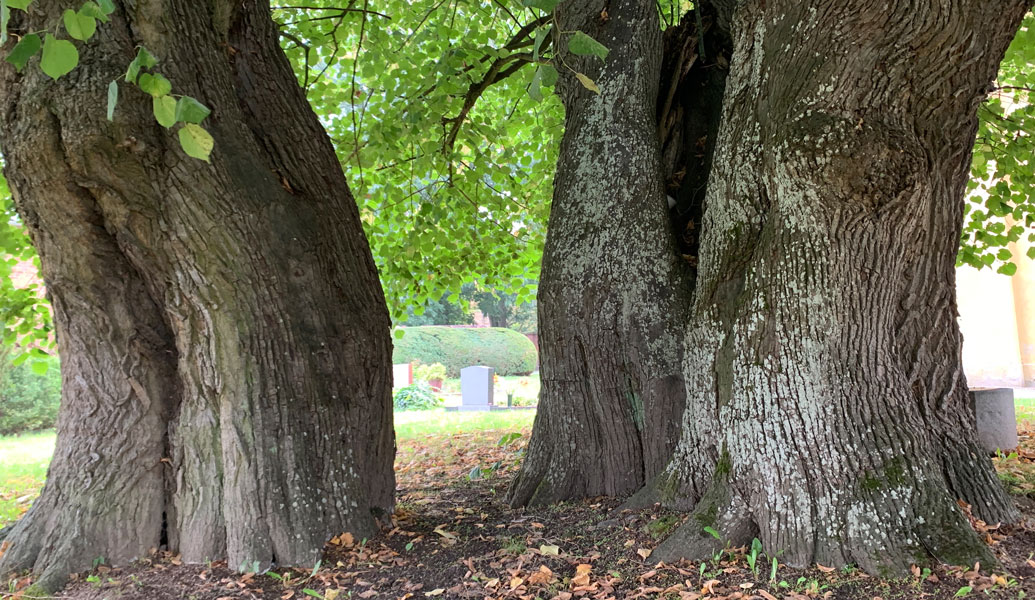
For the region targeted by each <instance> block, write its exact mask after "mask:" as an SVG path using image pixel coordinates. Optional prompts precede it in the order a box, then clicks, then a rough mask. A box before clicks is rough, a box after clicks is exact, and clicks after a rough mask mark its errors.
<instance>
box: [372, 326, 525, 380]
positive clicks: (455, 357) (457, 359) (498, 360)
mask: <svg viewBox="0 0 1035 600" xmlns="http://www.w3.org/2000/svg"><path fill="white" fill-rule="evenodd" d="M401 329H402V330H403V331H405V332H406V333H405V334H403V336H402V338H396V339H395V351H394V353H393V355H392V362H394V363H396V364H402V363H408V362H413V361H415V360H419V361H420V362H422V363H426V364H430V363H442V364H444V365H445V366H446V372H447V374H448V375H449V377H459V376H460V369H463V368H464V367H470V366H474V365H482V366H486V367H493V368H494V369H496V374H497V375H527V374H529V373H531V372H532V371H534V370H535V366H536V359H537V357H536V351H535V344H533V343H532V342H531V341H530V340H529V339H528V338H527V337H525V336H524V335H522V334H520V333H518V332H516V331H514V330H513V329H504V328H502V327H436V326H428V327H403V328H401Z"/></svg>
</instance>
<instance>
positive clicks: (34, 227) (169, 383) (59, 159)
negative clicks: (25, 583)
mask: <svg viewBox="0 0 1035 600" xmlns="http://www.w3.org/2000/svg"><path fill="white" fill-rule="evenodd" d="M116 6H117V11H116V13H115V14H114V15H112V21H111V22H110V23H103V24H100V26H99V27H98V30H97V34H96V36H95V37H94V38H93V39H92V40H91V41H90V42H88V43H85V44H80V54H81V60H80V64H79V66H78V67H77V68H76V69H75V70H74V71H73V72H72V73H70V74H69V75H68V76H66V77H62V78H61V79H60V80H58V81H56V82H55V81H52V80H50V79H49V78H47V77H46V76H45V75H43V73H42V72H41V71H40V69H39V66H38V63H36V62H35V61H33V62H30V64H29V66H28V67H27V68H26V69H25V70H24V71H23V72H22V73H21V74H17V73H15V72H14V70H13V68H11V66H10V65H9V64H6V63H5V64H4V67H3V68H2V70H0V77H2V78H3V84H2V85H0V103H2V104H3V106H4V107H5V110H4V111H3V114H2V116H0V146H2V147H3V150H4V155H5V160H6V168H5V175H6V176H7V179H8V182H9V184H10V187H11V190H12V193H13V194H14V198H15V203H16V206H17V208H18V210H19V213H20V214H21V216H22V218H23V219H24V221H25V224H26V226H27V227H28V228H29V231H30V233H31V235H32V238H33V240H34V243H35V244H36V247H37V249H38V251H39V254H40V260H41V264H42V267H43V277H44V280H45V282H46V284H47V289H48V293H49V294H50V297H51V299H52V301H53V304H54V309H55V323H56V328H57V334H58V342H59V345H60V349H61V352H62V357H63V360H62V380H63V391H62V408H61V414H60V417H59V424H58V442H57V451H56V454H55V458H54V461H53V463H52V465H51V467H50V471H49V474H48V478H47V483H46V485H45V487H44V489H43V492H42V495H41V496H40V498H39V500H37V502H36V504H35V505H34V506H33V508H32V509H31V510H30V512H29V513H28V514H26V516H25V517H24V518H22V519H21V520H20V521H19V522H18V523H17V524H16V525H15V526H14V528H13V529H12V530H11V532H10V534H9V535H8V537H7V541H8V542H10V547H9V548H8V550H7V552H6V553H5V554H4V555H3V557H2V558H0V572H2V573H7V572H10V571H13V570H19V569H33V570H35V571H36V572H37V573H38V574H39V575H40V583H41V584H42V585H43V586H44V587H45V588H48V589H53V588H55V587H58V586H59V585H61V583H62V582H63V580H64V578H65V577H66V575H67V574H68V573H70V572H72V571H76V570H81V569H85V568H88V567H90V565H91V563H92V562H93V561H94V559H96V558H98V557H104V558H105V559H106V560H108V561H109V562H112V563H115V564H124V563H125V562H127V561H129V560H131V559H133V558H134V557H138V556H142V555H145V554H146V553H147V552H148V551H149V550H150V549H151V548H154V547H157V546H159V545H160V544H163V543H165V544H167V545H168V547H169V548H170V549H171V550H172V551H174V552H178V553H181V554H182V556H183V559H184V560H185V561H189V562H201V561H205V560H218V559H227V560H228V561H229V563H230V566H231V567H234V568H237V567H242V566H243V567H245V568H249V569H250V568H254V567H255V566H256V565H258V566H259V567H260V568H262V567H266V566H269V565H270V564H273V563H277V564H284V565H311V564H313V563H315V562H316V560H317V559H318V558H319V556H320V554H321V551H322V548H323V545H324V543H325V541H326V540H327V539H329V538H330V537H332V536H333V535H335V534H337V533H341V532H344V531H349V532H352V533H354V534H356V535H357V537H363V536H369V535H371V534H373V533H374V532H375V531H376V528H377V519H378V517H379V516H381V515H384V514H386V513H388V512H390V511H391V510H392V506H393V488H394V475H393V473H392V460H393V454H394V434H393V431H392V420H391V412H390V411H391V400H390V390H391V385H392V379H391V367H390V364H391V361H390V358H391V342H390V336H389V320H388V313H387V310H386V307H385V301H384V297H383V295H382V291H381V288H380V284H379V282H378V279H377V273H376V270H375V267H374V263H373V259H372V257H371V254H370V250H369V248H368V246H367V243H366V240H365V238H364V236H363V232H362V229H361V227H360V221H359V215H358V210H357V208H356V205H355V203H354V201H353V199H352V196H351V194H350V193H349V190H348V187H347V186H346V183H345V180H344V176H343V174H342V171H341V168H340V166H339V164H338V161H337V159H336V156H335V153H334V150H333V148H332V146H331V144H330V141H329V140H328V138H327V136H326V135H325V133H324V132H323V130H322V128H321V127H320V124H319V122H318V120H317V118H316V116H315V115H314V114H313V113H312V111H311V109H310V108H309V106H308V104H307V102H306V99H305V97H304V94H303V93H302V91H301V89H300V88H299V86H298V85H297V82H296V81H295V79H294V76H293V73H292V71H291V68H290V65H289V64H288V62H287V59H286V58H285V57H284V56H283V54H282V52H281V50H280V48H279V45H278V39H277V33H276V30H275V27H274V25H273V23H272V21H271V19H270V15H269V6H268V4H267V3H265V2H249V3H235V2H226V1H222V0H219V1H217V2H209V3H198V2H194V1H187V0H182V1H181V0H177V1H169V2H157V1H145V2H134V3H130V2H116ZM64 7H65V6H64V5H63V3H61V2H56V1H51V0H40V1H37V2H35V3H34V4H33V5H32V8H31V10H30V12H29V14H28V16H27V17H25V16H19V15H24V14H23V13H17V12H16V13H15V14H16V19H15V20H13V22H12V27H13V28H15V30H16V32H17V33H22V32H28V31H38V30H42V29H47V28H49V27H51V26H54V25H55V23H56V22H57V21H58V20H59V18H60V14H61V9H63V8H64ZM137 46H144V47H146V48H148V49H149V50H150V51H151V52H153V53H154V54H155V55H156V56H158V57H159V58H160V59H161V62H160V63H159V65H158V67H157V70H158V71H160V72H161V73H162V74H163V75H165V76H166V77H168V78H169V80H170V81H171V82H172V85H173V90H174V92H175V93H182V94H188V95H191V96H194V97H196V98H198V99H199V100H201V101H202V102H203V103H205V104H206V105H208V106H210V107H212V108H213V109H214V112H213V114H212V116H211V117H209V119H208V120H206V121H205V126H206V127H207V128H208V129H209V130H210V131H211V133H212V134H213V135H214V137H215V141H216V146H215V151H214V153H213V156H212V162H211V164H210V163H206V162H203V161H200V160H196V159H192V158H189V157H187V156H186V155H185V154H184V153H183V152H182V151H181V150H180V149H179V145H178V143H177V138H176V134H175V133H173V132H170V131H167V130H165V129H163V128H162V127H160V126H159V125H158V124H157V123H156V122H155V120H154V117H153V116H152V114H151V110H152V109H151V99H150V98H149V97H147V96H146V95H145V94H143V93H142V92H141V91H140V90H139V89H136V88H134V87H133V86H130V85H128V84H122V86H121V88H122V89H121V100H120V103H119V106H118V110H117V112H116V116H115V119H114V122H109V121H107V120H106V118H105V114H104V113H105V111H104V98H105V97H106V90H107V86H108V83H109V82H110V81H112V80H114V79H117V78H120V77H121V76H122V75H123V74H124V73H125V71H126V66H127V65H128V64H129V62H130V61H131V60H132V59H133V56H134V55H135V54H136V48H137Z"/></svg>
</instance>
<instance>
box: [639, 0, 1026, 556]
mask: <svg viewBox="0 0 1035 600" xmlns="http://www.w3.org/2000/svg"><path fill="white" fill-rule="evenodd" d="M1028 5H1030V2H1029V1H1028V0H1023V1H1021V0H1012V1H1010V2H1003V3H991V4H990V3H987V2H978V1H973V0H954V1H952V2H949V3H947V4H945V3H943V4H938V5H935V4H930V5H924V6H922V7H920V6H918V5H917V4H915V3H910V2H904V1H899V2H894V1H893V2H890V3H886V4H885V5H881V6H880V7H876V8H875V7H874V5H873V4H872V3H867V2H861V1H851V2H832V1H828V0H814V1H811V2H792V1H790V0H766V1H765V2H761V1H748V2H743V3H741V4H740V5H739V6H738V8H737V10H736V12H735V13H733V15H732V27H733V34H734V55H733V63H732V66H731V73H730V76H729V85H728V89H727V99H726V102H725V109H724V115H723V124H722V127H721V132H720V139H719V146H718V149H717V157H716V166H715V169H714V170H713V172H712V176H711V179H710V180H709V188H708V192H707V210H706V213H705V223H704V234H703V235H704V237H703V241H702V248H701V266H700V271H699V279H698V287H697V296H696V298H695V303H694V307H693V315H692V320H691V325H690V328H689V332H688V335H687V342H686V348H687V351H686V352H687V357H686V364H685V370H684V372H685V373H686V377H687V387H688V394H689V395H690V396H691V397H694V398H696V401H695V402H693V403H691V404H690V405H689V406H688V408H687V410H686V412H685V414H684V418H683V437H682V439H681V441H680V443H679V446H678V448H677V451H676V457H675V459H674V461H673V463H672V465H671V466H670V468H669V469H668V471H667V472H666V476H665V483H664V484H663V485H661V489H662V490H664V492H665V493H666V495H667V498H668V499H669V500H670V501H673V502H674V503H675V504H683V505H688V504H693V503H695V502H696V507H695V509H694V513H693V518H692V519H691V520H690V521H689V522H688V523H687V525H684V527H683V528H682V529H680V530H679V531H677V533H676V534H674V535H673V536H672V537H671V538H669V539H668V540H666V542H664V543H663V544H662V545H661V546H660V547H659V548H658V549H657V550H656V551H655V554H654V555H653V556H652V560H655V559H657V560H673V559H675V558H678V557H684V556H685V557H693V558H699V557H701V556H702V555H704V554H706V553H709V552H710V550H711V549H712V548H713V547H714V546H715V545H716V544H720V543H726V542H730V543H733V544H734V545H737V544H741V543H749V542H750V541H751V538H752V537H755V536H757V537H758V538H759V539H760V540H761V542H762V544H763V547H764V548H765V550H766V552H767V553H769V554H770V555H774V556H780V557H781V561H782V562H785V563H788V564H791V565H794V566H802V565H806V564H809V563H811V562H819V563H822V564H825V565H834V566H841V565H845V564H853V563H854V564H857V565H859V566H861V567H863V568H865V569H866V570H868V571H871V572H882V573H883V572H903V571H905V570H906V569H908V567H909V565H910V564H912V563H916V562H919V561H921V560H923V559H924V558H925V557H933V558H935V559H937V560H940V561H946V562H953V563H969V564H973V562H974V561H975V560H980V561H982V562H983V563H986V564H987V563H988V562H989V561H990V559H991V555H990V553H989V552H988V551H987V549H986V548H985V547H984V546H983V544H982V543H981V542H980V540H979V539H978V538H977V536H976V535H975V534H974V532H973V530H972V529H971V528H970V525H969V523H968V521H967V518H966V516H965V515H964V514H963V512H962V511H961V510H960V509H959V507H958V506H957V503H956V500H957V499H958V498H959V499H963V500H965V501H967V502H970V503H972V504H973V505H974V507H975V511H976V514H977V515H978V516H980V517H981V518H983V519H985V520H988V521H993V522H994V521H1000V520H1002V521H1006V520H1010V519H1012V518H1013V517H1014V516H1015V513H1014V510H1013V508H1012V505H1011V504H1010V501H1009V499H1008V497H1007V496H1006V495H1005V492H1004V491H1003V489H1002V488H1001V486H999V484H998V482H997V480H996V477H995V473H994V470H993V467H992V465H991V463H990V461H989V460H988V459H987V457H985V456H983V455H982V453H981V451H980V450H979V449H978V448H977V447H976V446H975V445H974V444H973V442H972V441H970V440H973V439H976V436H974V434H973V416H972V415H969V414H968V413H967V407H966V403H965V397H966V386H965V382H964V380H963V376H962V368H961V363H960V336H959V330H958V327H957V325H956V323H955V314H956V305H955V286H954V262H955V256H956V245H957V243H958V239H959V233H960V231H959V230H960V227H961V222H962V210H963V192H964V187H965V183H966V180H967V176H968V172H969V165H970V149H971V147H972V145H973V141H974V135H975V133H976V128H977V118H976V109H977V106H978V103H979V102H980V101H981V99H982V96H983V93H984V91H985V90H986V89H987V86H988V85H989V83H990V82H991V81H992V79H993V78H994V76H995V74H996V70H997V67H998V63H999V60H1000V59H1001V57H1002V55H1003V52H1004V51H1005V49H1006V46H1007V45H1008V43H1009V42H1010V39H1011V38H1012V35H1013V33H1014V32H1015V31H1016V28H1017V26H1018V24H1019V22H1020V19H1021V16H1022V15H1023V13H1024V11H1025V10H1026V9H1027V8H1028ZM705 527H710V528H713V529H714V530H716V531H718V533H719V534H720V535H721V537H722V541H718V540H715V539H714V538H713V537H712V536H711V535H709V533H706V532H704V531H703V530H704V528H705ZM778 553H779V554H778Z"/></svg>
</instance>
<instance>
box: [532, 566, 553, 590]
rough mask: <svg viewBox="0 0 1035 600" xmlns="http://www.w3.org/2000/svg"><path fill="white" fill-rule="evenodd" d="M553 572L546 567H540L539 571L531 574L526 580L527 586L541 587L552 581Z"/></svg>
mask: <svg viewBox="0 0 1035 600" xmlns="http://www.w3.org/2000/svg"><path fill="white" fill-rule="evenodd" d="M553 579H554V576H553V571H551V570H550V567H547V566H546V565H541V566H540V567H539V571H537V572H535V573H532V575H531V576H530V577H529V578H528V585H543V584H547V583H550V582H551V581H553Z"/></svg>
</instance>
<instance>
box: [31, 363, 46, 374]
mask: <svg viewBox="0 0 1035 600" xmlns="http://www.w3.org/2000/svg"><path fill="white" fill-rule="evenodd" d="M31 366H32V372H33V373H35V374H37V375H46V374H47V370H48V369H49V368H50V365H48V364H47V363H46V362H44V361H42V360H34V361H32V365H31Z"/></svg>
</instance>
